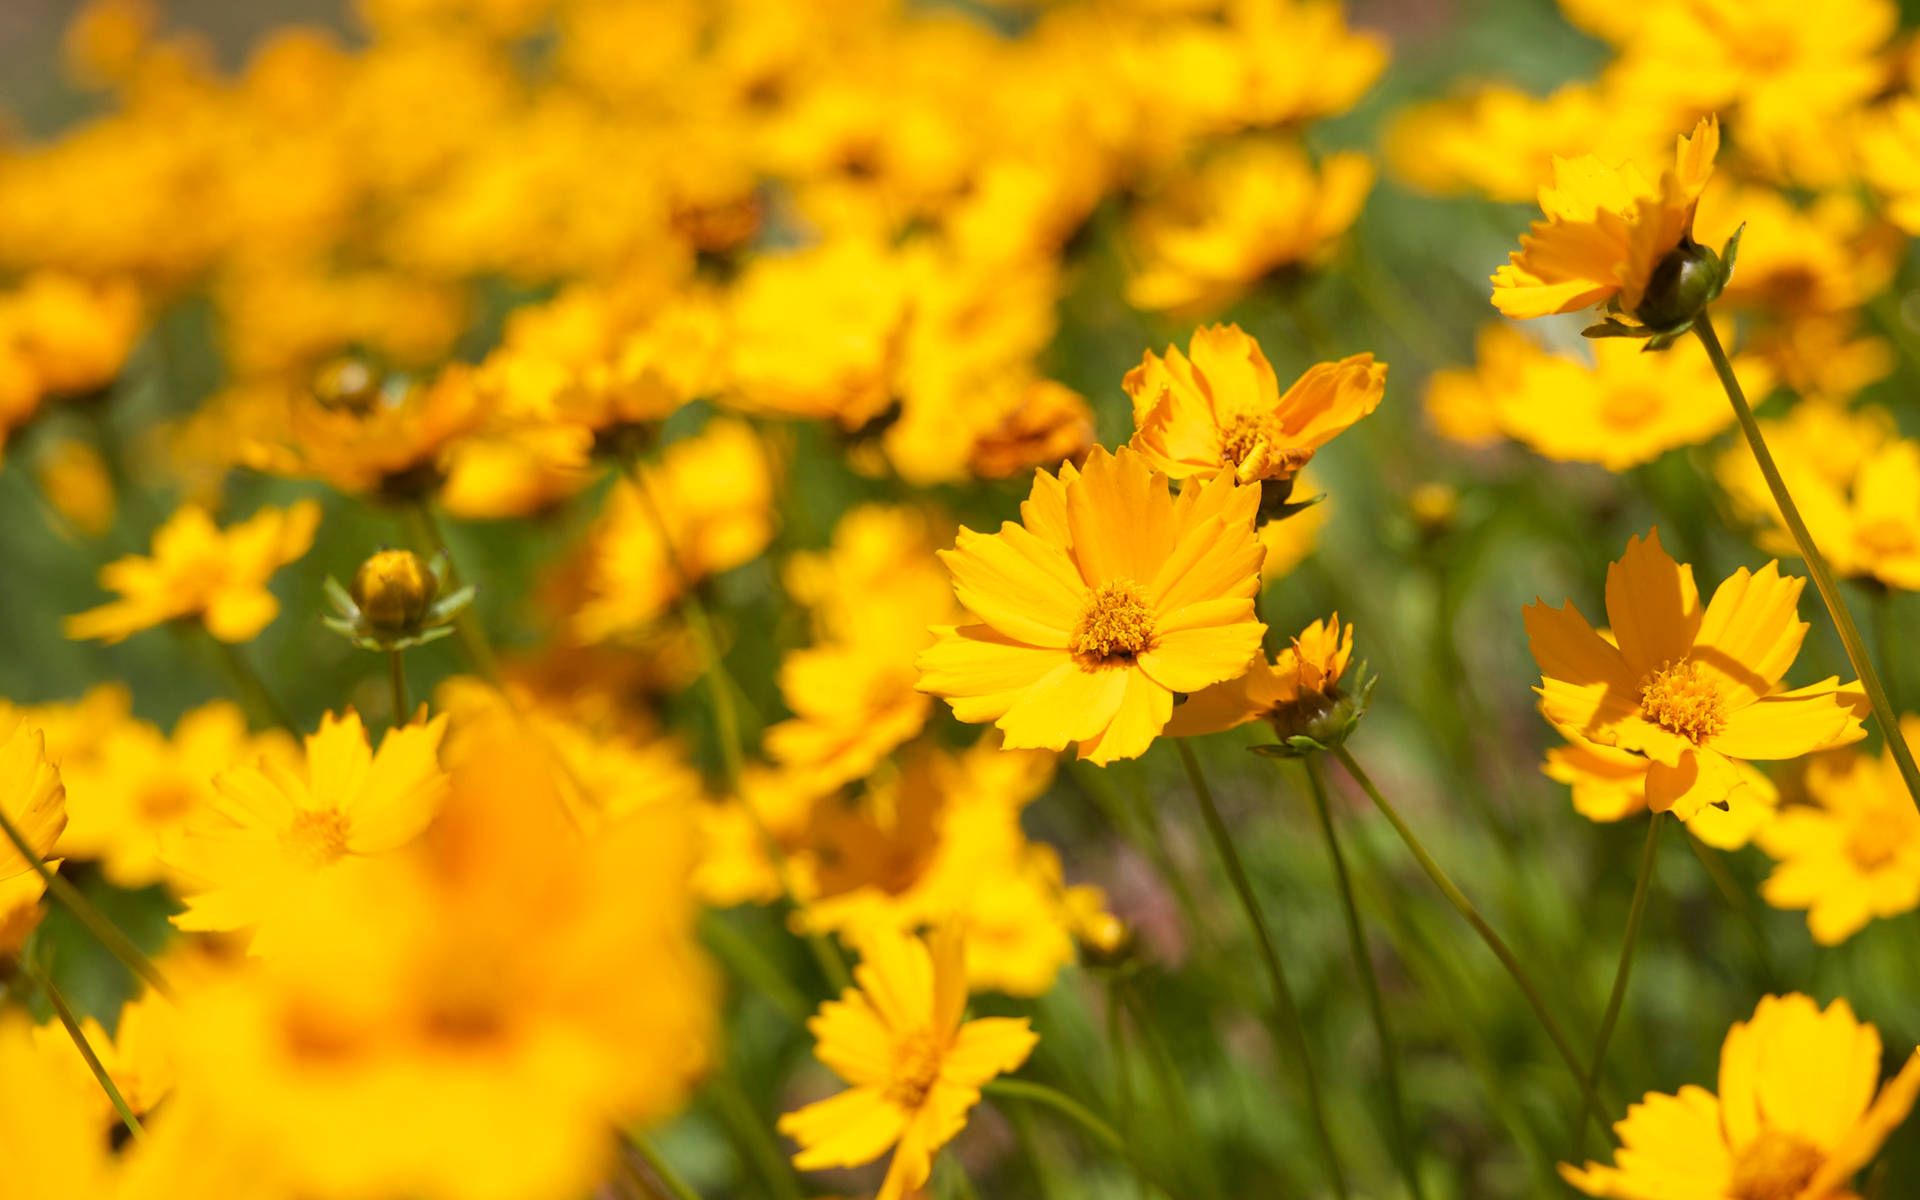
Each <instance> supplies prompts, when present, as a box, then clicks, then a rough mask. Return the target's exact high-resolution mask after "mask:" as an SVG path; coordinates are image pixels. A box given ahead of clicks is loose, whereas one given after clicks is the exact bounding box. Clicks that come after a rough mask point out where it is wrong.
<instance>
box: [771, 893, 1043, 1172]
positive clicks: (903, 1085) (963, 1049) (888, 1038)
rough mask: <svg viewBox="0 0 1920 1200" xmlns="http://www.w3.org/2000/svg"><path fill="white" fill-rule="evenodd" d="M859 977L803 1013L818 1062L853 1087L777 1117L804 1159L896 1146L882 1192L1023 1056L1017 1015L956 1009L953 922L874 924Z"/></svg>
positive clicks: (958, 961) (808, 1162)
mask: <svg viewBox="0 0 1920 1200" xmlns="http://www.w3.org/2000/svg"><path fill="white" fill-rule="evenodd" d="M854 978H855V979H856V980H857V981H858V983H859V987H857V988H848V989H847V990H846V991H844V992H842V993H841V994H840V999H838V1000H829V1001H827V1002H826V1003H825V1004H823V1005H821V1006H820V1012H819V1013H818V1014H817V1015H816V1016H815V1017H814V1018H813V1019H812V1020H810V1021H808V1022H807V1029H808V1030H809V1031H810V1032H811V1033H812V1034H813V1036H814V1041H815V1043H816V1045H815V1048H814V1054H815V1055H816V1056H818V1057H819V1059H820V1061H821V1062H823V1063H825V1064H827V1065H828V1066H829V1067H832V1068H833V1069H834V1071H835V1072H836V1073H837V1074H838V1075H839V1076H840V1077H841V1078H842V1079H845V1080H846V1081H847V1082H848V1083H850V1084H852V1085H853V1086H852V1087H851V1088H849V1089H848V1090H846V1091H844V1092H842V1093H840V1094H839V1095H837V1096H834V1097H831V1098H829V1099H826V1100H822V1101H819V1102H818V1103H816V1104H809V1105H808V1106H807V1107H805V1108H803V1109H800V1110H799V1111H797V1112H791V1113H788V1114H786V1115H785V1116H783V1117H781V1118H780V1132H781V1133H784V1134H786V1135H787V1136H788V1137H791V1138H793V1139H794V1140H795V1141H797V1142H799V1143H800V1146H801V1150H800V1153H798V1154H796V1155H794V1157H793V1164H794V1165H795V1166H796V1167H799V1168H801V1169H802V1170H817V1169H820V1168H824V1167H852V1166H858V1165H860V1164H861V1163H868V1162H872V1161H873V1160H874V1159H876V1158H879V1157H880V1156H881V1155H882V1154H885V1153H886V1152H887V1151H888V1150H889V1149H891V1150H892V1151H893V1161H892V1162H891V1163H890V1164H888V1167H887V1176H886V1181H885V1182H884V1183H883V1184H881V1186H880V1194H879V1198H878V1200H901V1198H902V1197H903V1196H905V1195H906V1194H907V1193H908V1191H909V1190H910V1189H913V1188H918V1187H921V1186H923V1185H924V1184H925V1183H926V1182H927V1178H928V1176H929V1175H931V1174H932V1172H933V1156H934V1154H936V1153H937V1152H938V1151H939V1149H940V1147H942V1146H944V1145H946V1144H947V1143H948V1142H950V1141H952V1140H953V1138H954V1135H956V1134H958V1133H959V1132H960V1131H961V1130H962V1129H963V1128H965V1127H966V1123H967V1112H968V1110H969V1109H971V1108H972V1107H973V1106H974V1105H975V1104H977V1103H979V1101H980V1087H981V1085H983V1084H985V1083H986V1082H987V1081H988V1080H991V1079H992V1078H993V1077H994V1076H996V1075H1002V1074H1005V1073H1006V1072H1008V1071H1012V1070H1014V1069H1015V1068H1017V1067H1019V1066H1020V1064H1021V1063H1023V1062H1025V1061H1026V1060H1027V1055H1028V1054H1029V1053H1031V1052H1032V1050H1033V1047H1034V1044H1035V1043H1036V1042H1038V1041H1039V1038H1037V1037H1036V1036H1035V1035H1034V1033H1033V1031H1032V1030H1031V1029H1029V1028H1028V1027H1027V1020H1026V1018H1025V1017H1019V1018H1013V1017H985V1018H981V1019H979V1020H975V1021H967V1020H964V1017H965V1012H966V1006H967V975H966V952H965V949H964V947H963V946H962V945H961V942H960V937H959V935H958V934H956V933H954V932H953V931H952V930H951V929H946V930H942V931H940V932H936V933H934V934H933V935H932V936H931V937H929V938H927V939H925V940H921V939H918V938H908V937H905V936H903V935H901V934H898V933H893V932H890V931H884V930H883V931H876V932H875V933H874V934H873V936H872V937H870V938H869V939H868V941H867V943H866V946H865V961H864V962H862V963H861V964H860V966H858V967H856V968H855V969H854Z"/></svg>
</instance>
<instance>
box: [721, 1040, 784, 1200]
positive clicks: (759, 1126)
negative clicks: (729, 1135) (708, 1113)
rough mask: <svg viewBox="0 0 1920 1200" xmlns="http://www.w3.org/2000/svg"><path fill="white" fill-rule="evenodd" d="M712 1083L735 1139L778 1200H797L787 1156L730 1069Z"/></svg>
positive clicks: (724, 1070)
mask: <svg viewBox="0 0 1920 1200" xmlns="http://www.w3.org/2000/svg"><path fill="white" fill-rule="evenodd" d="M713 1082H714V1099H715V1101H716V1103H718V1104H719V1106H720V1111H721V1114H722V1116H724V1117H725V1118H726V1122H727V1124H728V1125H730V1126H732V1128H733V1136H734V1139H735V1140H736V1141H737V1142H738V1143H739V1144H740V1147H741V1149H742V1150H744V1151H745V1152H746V1155H747V1157H748V1158H750V1159H752V1160H753V1163H754V1167H755V1169H756V1170H758V1171H759V1173H760V1175H761V1177H762V1178H763V1179H765V1180H766V1183H767V1186H768V1187H769V1188H771V1189H772V1190H773V1193H774V1194H775V1195H776V1196H778V1197H779V1198H780V1200H800V1181H799V1180H798V1179H796V1178H795V1177H794V1174H793V1168H792V1167H791V1166H790V1165H789V1164H788V1163H787V1159H786V1156H785V1155H783V1154H781V1153H780V1147H779V1145H778V1144H776V1143H775V1142H774V1140H773V1135H772V1134H770V1133H768V1132H767V1122H766V1120H765V1119H764V1118H762V1116H761V1115H760V1114H759V1113H758V1112H755V1111H754V1107H753V1101H752V1100H750V1099H748V1098H747V1093H746V1089H744V1088H742V1087H741V1086H740V1081H739V1079H738V1078H736V1077H735V1076H734V1074H733V1071H732V1069H731V1068H730V1067H729V1068H726V1069H723V1070H722V1071H721V1072H720V1074H719V1076H718V1077H717V1078H716V1079H715V1080H714V1081H713Z"/></svg>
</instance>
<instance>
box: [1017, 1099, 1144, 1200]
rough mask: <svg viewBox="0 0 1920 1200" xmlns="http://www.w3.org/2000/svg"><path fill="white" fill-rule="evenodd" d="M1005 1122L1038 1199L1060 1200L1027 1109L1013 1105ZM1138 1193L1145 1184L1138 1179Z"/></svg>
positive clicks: (1057, 1187) (1055, 1182) (1142, 1192)
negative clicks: (1025, 1164) (1010, 1129)
mask: <svg viewBox="0 0 1920 1200" xmlns="http://www.w3.org/2000/svg"><path fill="white" fill-rule="evenodd" d="M1006 1117H1007V1124H1009V1125H1011V1126H1013V1136H1014V1140H1015V1141H1017V1142H1019V1143H1020V1156H1021V1157H1022V1158H1024V1159H1026V1160H1027V1170H1028V1172H1029V1173H1030V1174H1031V1175H1032V1176H1033V1186H1034V1188H1035V1190H1036V1191H1037V1192H1038V1193H1039V1196H1040V1200H1060V1184H1059V1182H1058V1181H1057V1180H1055V1179H1054V1177H1053V1169H1052V1168H1051V1167H1049V1166H1048V1165H1047V1156H1046V1153H1045V1152H1044V1151H1042V1150H1041V1148H1040V1139H1039V1138H1038V1137H1037V1136H1035V1134H1034V1132H1033V1121H1032V1120H1031V1119H1029V1118H1028V1116H1027V1110H1026V1109H1025V1108H1024V1107H1021V1106H1019V1105H1014V1106H1011V1107H1009V1108H1008V1109H1007V1110H1006ZM1139 1183H1140V1193H1141V1195H1143V1196H1144V1195H1145V1194H1146V1189H1147V1184H1146V1181H1145V1180H1140V1181H1139Z"/></svg>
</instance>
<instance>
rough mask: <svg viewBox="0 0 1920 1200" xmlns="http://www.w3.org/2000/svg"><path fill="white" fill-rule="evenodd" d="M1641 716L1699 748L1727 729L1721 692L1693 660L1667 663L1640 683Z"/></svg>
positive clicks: (1725, 711)
mask: <svg viewBox="0 0 1920 1200" xmlns="http://www.w3.org/2000/svg"><path fill="white" fill-rule="evenodd" d="M1640 715H1641V716H1643V717H1645V718H1646V719H1647V720H1649V721H1651V722H1653V723H1654V724H1655V725H1658V726H1659V727H1660V728H1662V729H1664V730H1666V731H1667V732H1669V733H1677V734H1679V735H1680V736H1681V737H1683V738H1686V739H1687V740H1688V741H1690V742H1692V743H1693V744H1695V745H1696V746H1697V745H1700V744H1701V743H1703V742H1705V741H1707V740H1708V739H1710V738H1712V737H1714V736H1715V735H1716V734H1718V733H1719V732H1720V731H1721V730H1722V729H1725V728H1726V727H1727V710H1726V706H1725V705H1724V704H1722V703H1721V702H1720V692H1719V690H1718V689H1717V688H1715V687H1714V685H1713V681H1712V680H1711V679H1708V678H1707V677H1705V676H1703V675H1702V674H1701V673H1700V664H1699V663H1696V662H1694V661H1693V660H1692V659H1689V658H1683V659H1681V660H1680V661H1678V662H1669V663H1666V664H1664V665H1663V666H1661V668H1660V669H1659V670H1657V671H1655V672H1654V673H1653V674H1651V675H1649V676H1647V677H1646V678H1645V679H1643V680H1641V681H1640Z"/></svg>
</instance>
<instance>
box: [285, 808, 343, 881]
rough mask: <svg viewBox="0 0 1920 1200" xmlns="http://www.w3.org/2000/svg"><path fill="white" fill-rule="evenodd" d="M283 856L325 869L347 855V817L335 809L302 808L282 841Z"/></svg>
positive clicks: (295, 815) (294, 817)
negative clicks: (285, 853) (285, 851)
mask: <svg viewBox="0 0 1920 1200" xmlns="http://www.w3.org/2000/svg"><path fill="white" fill-rule="evenodd" d="M282 841H283V842H284V843H285V845H286V848H287V853H288V854H289V855H290V856H292V857H293V858H294V859H295V860H297V861H298V862H300V863H301V864H302V865H304V866H308V867H325V866H331V865H332V864H333V863H336V862H339V861H340V859H341V858H343V857H345V856H346V853H347V818H346V814H344V813H342V812H341V811H340V810H339V809H337V808H308V809H302V810H301V811H299V812H297V813H295V814H294V816H293V824H292V825H290V826H288V828H287V832H286V835H285V836H284V837H283V838H282Z"/></svg>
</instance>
